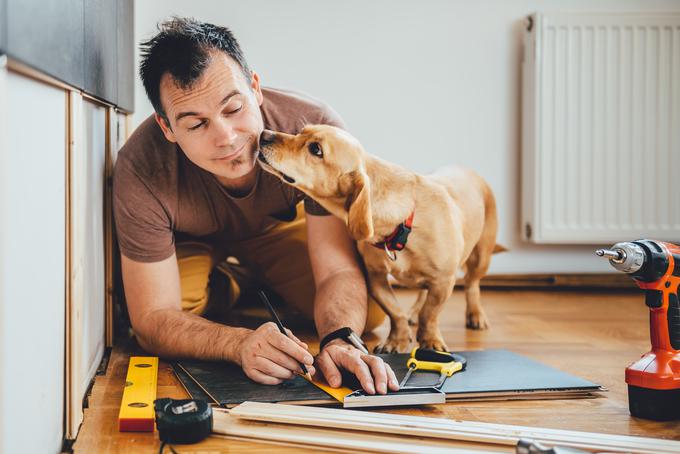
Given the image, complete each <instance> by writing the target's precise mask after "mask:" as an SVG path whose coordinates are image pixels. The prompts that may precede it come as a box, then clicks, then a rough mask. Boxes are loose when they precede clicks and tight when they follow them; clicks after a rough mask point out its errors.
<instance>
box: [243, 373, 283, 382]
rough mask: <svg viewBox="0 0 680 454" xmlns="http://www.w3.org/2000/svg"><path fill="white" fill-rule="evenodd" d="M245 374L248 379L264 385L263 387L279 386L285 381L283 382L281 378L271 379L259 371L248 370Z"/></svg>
mask: <svg viewBox="0 0 680 454" xmlns="http://www.w3.org/2000/svg"><path fill="white" fill-rule="evenodd" d="M245 373H246V375H247V376H248V378H250V379H251V380H253V381H255V382H257V383H262V384H263V385H278V384H280V383H281V382H283V380H281V379H280V378H276V377H271V376H269V375H267V374H263V373H262V372H260V371H259V370H257V369H248V370H246V371H245Z"/></svg>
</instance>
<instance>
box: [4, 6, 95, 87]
mask: <svg viewBox="0 0 680 454" xmlns="http://www.w3.org/2000/svg"><path fill="white" fill-rule="evenodd" d="M0 1H2V2H3V5H4V6H5V7H6V24H7V28H6V40H5V45H4V46H5V48H6V50H7V54H8V55H9V56H11V57H13V58H15V59H16V60H19V61H21V62H23V63H26V64H28V65H30V66H32V67H34V68H36V69H38V70H40V71H42V72H44V73H46V74H49V75H51V76H53V77H56V78H57V79H60V80H62V81H64V82H67V83H69V84H71V85H75V86H76V87H82V86H83V0H0Z"/></svg>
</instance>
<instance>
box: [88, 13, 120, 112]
mask: <svg viewBox="0 0 680 454" xmlns="http://www.w3.org/2000/svg"><path fill="white" fill-rule="evenodd" d="M117 3H118V2H117V1H111V0H87V1H86V2H85V9H84V13H85V21H84V23H85V27H84V33H85V35H84V36H85V46H84V88H85V91H86V92H88V93H90V94H93V95H95V96H97V97H99V98H102V99H104V100H106V101H109V102H111V103H113V104H115V103H116V100H117V98H118V81H117V79H118V67H117V63H116V61H117V58H118V46H117V23H118V9H117Z"/></svg>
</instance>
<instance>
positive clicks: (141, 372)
mask: <svg viewBox="0 0 680 454" xmlns="http://www.w3.org/2000/svg"><path fill="white" fill-rule="evenodd" d="M157 381H158V358H157V357H155V356H132V357H130V365H129V366H128V371H127V377H126V379H125V390H124V391H123V400H122V401H121V403H120V413H118V430H120V431H121V432H153V429H154V416H155V413H154V406H153V401H154V400H156V383H157Z"/></svg>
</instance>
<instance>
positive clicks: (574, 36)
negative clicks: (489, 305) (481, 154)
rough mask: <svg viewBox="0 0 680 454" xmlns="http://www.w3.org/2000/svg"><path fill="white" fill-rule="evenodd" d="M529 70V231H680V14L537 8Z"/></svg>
mask: <svg viewBox="0 0 680 454" xmlns="http://www.w3.org/2000/svg"><path fill="white" fill-rule="evenodd" d="M522 71H523V84H522V85H523V93H522V99H523V108H522V117H523V118H522V178H521V181H522V218H521V219H522V235H523V237H524V239H525V240H529V241H532V242H534V243H557V244H559V243H562V244H566V243H571V244H591V243H613V242H616V241H619V240H632V239H636V238H639V237H650V238H657V239H663V240H668V241H678V240H680V14H663V15H661V14H654V15H647V14H645V15H642V14H535V15H533V16H531V17H530V18H529V24H528V27H527V31H526V34H525V39H524V55H523V62H522Z"/></svg>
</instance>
